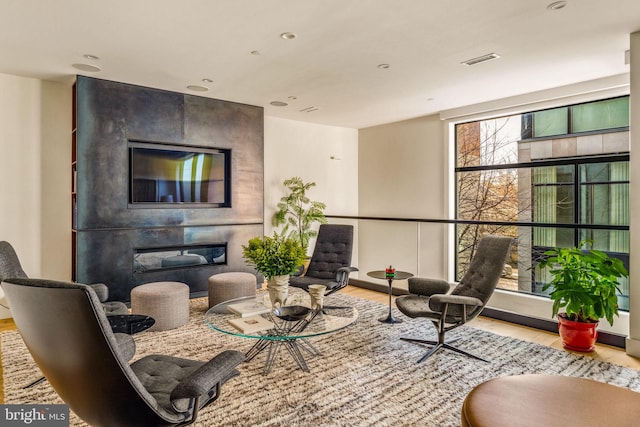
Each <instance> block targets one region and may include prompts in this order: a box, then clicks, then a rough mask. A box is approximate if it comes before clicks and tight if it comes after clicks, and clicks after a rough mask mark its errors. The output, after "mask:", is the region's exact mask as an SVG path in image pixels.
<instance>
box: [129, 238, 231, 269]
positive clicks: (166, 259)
mask: <svg viewBox="0 0 640 427" xmlns="http://www.w3.org/2000/svg"><path fill="white" fill-rule="evenodd" d="M226 263H227V243H226V242H225V243H212V244H208V245H190V246H171V247H162V248H135V249H134V252H133V272H134V273H147V272H151V271H158V270H167V269H176V268H194V267H200V266H205V265H223V264H226Z"/></svg>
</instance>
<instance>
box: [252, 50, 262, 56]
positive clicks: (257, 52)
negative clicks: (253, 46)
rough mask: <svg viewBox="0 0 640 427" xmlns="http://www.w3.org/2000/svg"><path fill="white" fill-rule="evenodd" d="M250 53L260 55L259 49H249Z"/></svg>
mask: <svg viewBox="0 0 640 427" xmlns="http://www.w3.org/2000/svg"><path fill="white" fill-rule="evenodd" d="M251 55H256V56H257V55H260V51H259V50H252V51H251Z"/></svg>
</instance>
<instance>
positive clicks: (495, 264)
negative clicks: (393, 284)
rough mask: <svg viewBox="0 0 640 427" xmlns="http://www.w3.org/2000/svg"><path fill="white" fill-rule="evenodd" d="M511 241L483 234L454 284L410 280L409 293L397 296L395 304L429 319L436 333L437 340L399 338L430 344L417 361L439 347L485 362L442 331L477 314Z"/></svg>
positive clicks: (501, 269) (403, 309)
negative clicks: (450, 339) (466, 266)
mask: <svg viewBox="0 0 640 427" xmlns="http://www.w3.org/2000/svg"><path fill="white" fill-rule="evenodd" d="M512 240H513V239H512V238H510V237H504V236H484V237H482V239H481V240H480V242H479V243H478V248H477V250H476V253H475V255H474V257H473V259H472V260H471V264H470V265H469V269H468V270H467V272H466V273H465V275H464V277H463V278H462V280H460V283H458V284H457V285H454V286H452V285H450V284H449V283H448V282H447V281H445V280H440V279H426V278H421V277H412V278H410V279H409V292H410V295H403V296H399V297H398V298H397V299H396V306H397V307H398V309H399V310H400V311H401V312H402V313H404V314H406V315H407V316H409V317H412V318H416V317H424V318H427V319H429V320H431V322H433V324H434V326H435V327H436V329H437V332H438V341H432V340H424V339H418V338H404V337H403V338H401V339H402V340H405V341H412V342H419V343H426V344H432V345H433V347H432V348H431V349H429V351H428V352H427V353H426V354H425V355H424V356H422V357H421V358H420V360H418V363H420V362H422V361H423V360H425V359H426V358H428V357H429V356H431V355H433V354H434V353H435V352H436V351H438V350H439V349H441V348H446V349H449V350H453V351H456V352H458V353H461V354H465V355H467V356H470V357H473V358H476V359H479V360H483V361H485V362H486V361H487V360H485V359H483V358H481V357H479V356H476V355H474V354H471V353H468V352H466V351H464V350H461V349H459V348H457V347H454V346H453V345H451V344H450V343H448V342H445V333H446V332H448V331H450V330H452V329H454V328H457V327H458V326H461V325H463V324H465V323H466V322H468V321H470V320H471V319H473V318H475V317H476V316H477V315H479V314H480V312H481V311H482V309H483V308H484V306H485V305H486V304H487V302H488V301H489V298H490V297H491V295H492V294H493V291H494V290H495V289H496V286H497V285H498V280H499V279H500V276H501V275H502V271H503V269H504V264H505V262H506V260H507V256H508V254H509V249H510V247H511V242H512Z"/></svg>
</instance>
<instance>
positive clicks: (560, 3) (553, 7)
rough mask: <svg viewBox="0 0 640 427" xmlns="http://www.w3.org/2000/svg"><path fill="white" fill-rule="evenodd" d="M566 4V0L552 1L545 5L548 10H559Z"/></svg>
mask: <svg viewBox="0 0 640 427" xmlns="http://www.w3.org/2000/svg"><path fill="white" fill-rule="evenodd" d="M566 5H567V2H566V1H564V0H563V1H554V2H553V3H550V4H549V5H547V9H549V10H560V9H562V8H564V7H565V6H566Z"/></svg>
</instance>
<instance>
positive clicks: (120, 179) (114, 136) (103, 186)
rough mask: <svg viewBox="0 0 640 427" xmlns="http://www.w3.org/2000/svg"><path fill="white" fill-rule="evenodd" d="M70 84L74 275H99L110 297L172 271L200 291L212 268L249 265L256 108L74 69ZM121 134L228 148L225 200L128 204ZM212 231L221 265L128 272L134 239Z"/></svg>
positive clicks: (260, 146)
mask: <svg viewBox="0 0 640 427" xmlns="http://www.w3.org/2000/svg"><path fill="white" fill-rule="evenodd" d="M76 92H77V95H76V96H77V160H78V162H77V199H78V201H77V230H78V248H77V259H76V266H77V268H76V278H77V280H78V281H80V282H85V283H92V282H103V283H106V284H107V285H108V286H109V288H110V293H111V299H118V300H125V301H127V300H129V291H130V289H131V288H132V287H133V286H135V285H138V284H141V283H148V282H153V281H161V280H177V281H182V282H185V283H187V284H188V285H189V286H190V287H191V291H192V292H202V291H203V290H206V278H208V277H209V276H210V275H211V274H214V273H215V272H222V271H253V270H252V269H250V268H247V267H246V265H245V263H244V260H243V259H242V256H241V245H242V244H244V243H246V242H247V241H248V240H249V238H251V237H254V236H259V235H262V233H263V217H264V212H263V198H264V195H263V194H264V190H263V184H264V176H263V175H264V165H263V162H264V117H263V109H262V108H261V107H255V106H250V105H244V104H237V103H232V102H227V101H221V100H215V99H209V98H203V97H197V96H192V95H185V94H181V93H175V92H168V91H162V90H158V89H152V88H145V87H140V86H134V85H129V84H124V83H117V82H111V81H106V80H99V79H93V78H88V77H81V76H79V77H78V79H77V91H76ZM130 140H136V141H148V142H161V143H169V144H173V145H194V146H202V147H215V148H227V149H231V162H232V165H231V179H232V184H231V190H232V196H231V197H232V200H231V207H229V208H210V207H190V208H181V207H175V208H174V207H169V208H166V207H151V208H149V207H144V208H140V207H132V206H131V205H130V204H129V182H128V180H129V164H128V162H129V154H128V141H130ZM221 236H224V238H225V239H226V240H225V241H226V242H227V243H228V250H229V252H228V264H227V265H226V266H204V267H195V268H191V269H187V268H181V269H176V270H173V271H159V272H153V273H144V274H135V275H134V274H133V265H132V259H133V258H132V253H133V252H132V251H133V249H134V248H143V247H163V246H179V245H183V244H196V243H212V242H215V240H216V239H219V238H222V237H221ZM188 270H191V271H188ZM205 276H206V277H205Z"/></svg>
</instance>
